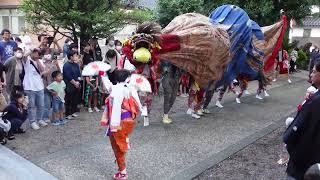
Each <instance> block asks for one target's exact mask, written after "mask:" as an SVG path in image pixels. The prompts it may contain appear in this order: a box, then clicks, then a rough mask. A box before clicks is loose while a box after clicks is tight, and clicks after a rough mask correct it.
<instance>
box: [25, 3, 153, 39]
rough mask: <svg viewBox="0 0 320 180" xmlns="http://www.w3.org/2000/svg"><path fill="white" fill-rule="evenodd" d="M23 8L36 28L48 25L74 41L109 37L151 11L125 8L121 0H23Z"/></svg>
mask: <svg viewBox="0 0 320 180" xmlns="http://www.w3.org/2000/svg"><path fill="white" fill-rule="evenodd" d="M21 10H22V11H23V12H24V13H25V14H26V20H27V21H28V22H29V23H30V24H31V25H32V26H33V30H34V31H36V32H37V31H41V29H42V27H43V26H42V25H45V26H49V27H52V28H53V29H54V30H55V31H56V32H58V33H60V34H62V35H64V36H67V37H70V38H71V39H73V40H74V41H77V40H78V37H80V39H81V41H84V40H88V39H90V38H92V37H98V38H100V37H108V36H110V35H111V34H113V33H115V32H116V31H118V30H119V29H120V28H122V27H123V26H124V25H126V24H128V23H129V22H141V21H145V20H147V19H148V18H150V15H149V14H150V12H148V11H144V10H137V11H136V10H125V9H123V8H122V6H121V4H120V0H23V2H22V5H21ZM40 24H41V25H40ZM61 29H63V30H61Z"/></svg>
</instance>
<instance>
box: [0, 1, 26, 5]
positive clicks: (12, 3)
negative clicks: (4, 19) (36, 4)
mask: <svg viewBox="0 0 320 180" xmlns="http://www.w3.org/2000/svg"><path fill="white" fill-rule="evenodd" d="M19 4H21V0H0V7H2V6H17V5H19Z"/></svg>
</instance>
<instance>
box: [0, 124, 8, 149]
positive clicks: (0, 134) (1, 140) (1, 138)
mask: <svg viewBox="0 0 320 180" xmlns="http://www.w3.org/2000/svg"><path fill="white" fill-rule="evenodd" d="M0 123H1V122H0ZM5 136H6V132H5V131H4V129H3V128H1V127H0V144H1V145H5V144H7V140H6V138H5Z"/></svg>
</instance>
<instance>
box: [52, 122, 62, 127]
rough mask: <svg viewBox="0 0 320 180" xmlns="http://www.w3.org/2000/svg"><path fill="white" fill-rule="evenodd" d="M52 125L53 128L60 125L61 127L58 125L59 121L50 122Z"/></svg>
mask: <svg viewBox="0 0 320 180" xmlns="http://www.w3.org/2000/svg"><path fill="white" fill-rule="evenodd" d="M52 125H54V126H60V125H62V124H61V123H60V121H53V122H52Z"/></svg>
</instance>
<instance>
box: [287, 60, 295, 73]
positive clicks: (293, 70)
mask: <svg viewBox="0 0 320 180" xmlns="http://www.w3.org/2000/svg"><path fill="white" fill-rule="evenodd" d="M295 66H296V63H295V62H294V61H292V60H291V61H290V69H289V72H295V71H296V70H295Z"/></svg>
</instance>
